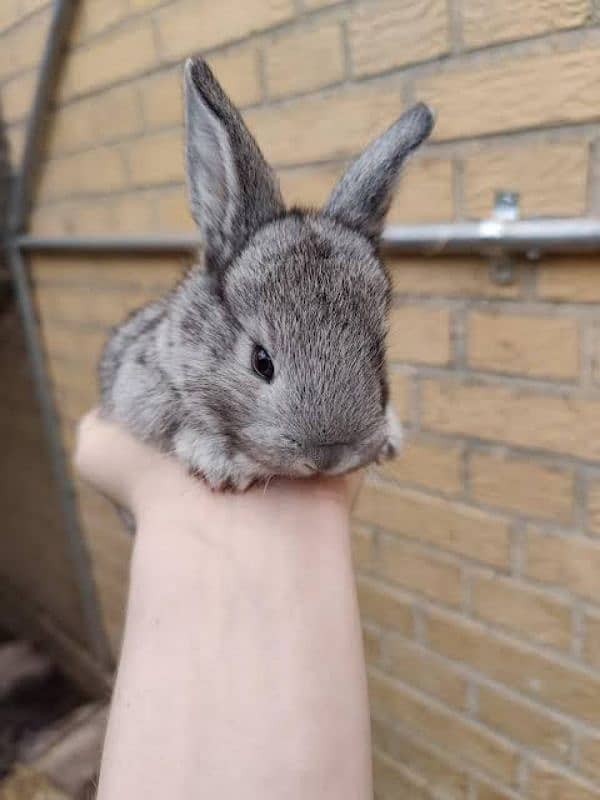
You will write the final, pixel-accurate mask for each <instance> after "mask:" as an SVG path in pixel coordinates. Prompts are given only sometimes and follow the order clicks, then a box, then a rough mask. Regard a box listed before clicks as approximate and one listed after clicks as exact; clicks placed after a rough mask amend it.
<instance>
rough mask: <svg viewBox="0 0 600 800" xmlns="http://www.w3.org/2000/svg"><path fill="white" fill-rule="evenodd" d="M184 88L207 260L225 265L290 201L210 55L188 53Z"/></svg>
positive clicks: (193, 190) (191, 171)
mask: <svg viewBox="0 0 600 800" xmlns="http://www.w3.org/2000/svg"><path fill="white" fill-rule="evenodd" d="M184 89H185V127H186V155H187V180H188V186H189V192H190V198H191V205H192V216H193V217H194V219H195V221H196V223H197V225H198V226H199V228H200V231H201V233H202V239H203V244H204V253H205V259H206V265H207V267H208V268H209V269H211V270H219V269H222V268H223V267H224V266H226V265H227V264H228V263H229V262H230V261H231V259H232V258H234V257H235V256H236V255H237V254H238V253H239V252H240V251H241V249H242V248H243V247H244V245H245V243H246V242H247V241H248V239H249V238H250V236H251V235H252V234H253V233H254V232H255V231H256V230H258V228H260V227H261V226H262V225H264V224H266V223H267V222H270V221H271V220H273V219H275V218H276V217H278V216H279V215H280V214H282V213H283V211H284V205H283V201H282V199H281V193H280V191H279V186H278V184H277V181H276V179H275V176H274V175H273V172H272V170H271V169H270V167H269V166H268V165H267V163H266V161H265V159H264V157H263V155H262V153H261V152H260V150H259V148H258V145H257V144H256V142H255V141H254V139H253V137H252V135H251V134H250V132H249V130H248V129H247V128H246V126H245V124H244V122H243V120H242V118H241V116H240V114H239V112H238V111H237V109H236V108H235V107H234V106H233V104H232V103H231V101H230V100H229V98H228V97H227V95H226V94H225V92H224V91H223V89H222V88H221V86H220V85H219V83H218V82H217V80H216V79H215V77H214V76H213V74H212V72H211V71H210V69H209V67H208V66H207V64H206V63H205V62H204V61H202V60H200V59H188V61H187V62H186V65H185V79H184Z"/></svg>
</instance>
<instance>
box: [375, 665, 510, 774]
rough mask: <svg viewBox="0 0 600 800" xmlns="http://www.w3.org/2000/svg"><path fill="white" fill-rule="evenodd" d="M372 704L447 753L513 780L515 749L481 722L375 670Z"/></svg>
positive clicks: (376, 712) (383, 713) (384, 714)
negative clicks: (425, 696)
mask: <svg viewBox="0 0 600 800" xmlns="http://www.w3.org/2000/svg"><path fill="white" fill-rule="evenodd" d="M369 678H370V680H369V686H370V695H371V703H372V708H373V710H374V712H375V714H376V715H378V716H381V717H383V718H390V717H391V718H393V719H397V720H398V721H402V724H403V726H406V727H409V728H410V729H411V730H416V731H418V732H419V735H420V737H421V738H424V739H426V740H427V741H431V742H434V743H436V744H438V745H439V746H441V747H442V748H443V749H444V750H446V751H447V752H448V753H451V754H453V755H455V756H459V757H460V758H464V759H465V760H467V761H468V762H470V763H471V764H475V765H476V766H478V767H481V768H482V769H484V770H485V771H486V772H489V773H490V774H492V775H495V776H497V777H499V778H502V779H504V780H506V781H507V782H509V783H510V782H511V780H512V775H513V771H514V769H515V766H516V761H517V759H516V752H515V749H514V748H513V747H511V746H510V745H509V744H507V743H505V742H504V741H503V740H502V739H500V738H499V737H497V736H495V735H494V734H492V733H491V732H488V731H486V730H485V728H483V727H482V726H480V725H477V724H476V723H474V722H471V721H469V720H466V719H463V718H461V717H459V716H458V715H457V714H455V713H452V712H450V711H448V710H446V709H444V708H443V707H442V706H441V705H439V704H437V703H435V702H433V701H431V702H430V701H428V700H425V699H424V698H423V697H422V695H419V694H418V693H416V692H414V691H412V690H410V689H406V688H404V687H403V686H401V684H399V683H397V682H395V681H393V680H391V679H390V678H387V677H385V676H384V675H383V674H382V673H380V672H378V671H375V670H372V671H371V673H370V676H369Z"/></svg>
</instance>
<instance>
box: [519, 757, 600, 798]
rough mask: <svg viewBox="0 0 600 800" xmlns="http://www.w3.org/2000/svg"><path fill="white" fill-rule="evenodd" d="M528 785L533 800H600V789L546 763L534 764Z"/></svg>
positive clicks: (538, 762)
mask: <svg viewBox="0 0 600 800" xmlns="http://www.w3.org/2000/svg"><path fill="white" fill-rule="evenodd" d="M527 785H528V787H529V796H530V797H531V800H600V788H598V787H597V786H596V787H594V786H593V785H592V784H591V783H588V781H584V780H582V779H581V778H579V777H578V776H576V775H573V774H572V773H569V772H567V771H566V770H564V771H563V770H561V769H560V768H558V767H555V766H553V765H551V764H549V763H547V762H545V761H536V762H534V764H532V766H531V769H530V773H529V781H528V784H527Z"/></svg>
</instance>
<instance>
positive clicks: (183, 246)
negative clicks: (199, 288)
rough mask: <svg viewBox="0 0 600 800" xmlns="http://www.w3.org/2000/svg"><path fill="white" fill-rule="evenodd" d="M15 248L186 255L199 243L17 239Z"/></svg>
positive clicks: (171, 238)
mask: <svg viewBox="0 0 600 800" xmlns="http://www.w3.org/2000/svg"><path fill="white" fill-rule="evenodd" d="M17 243H18V245H19V247H20V248H21V249H22V250H24V251H26V252H43V253H55V252H58V253H66V252H78V253H88V252H89V253H96V252H97V253H127V252H134V253H186V252H191V251H194V250H198V249H199V248H200V247H201V242H200V239H199V237H198V236H195V235H193V234H164V235H163V236H156V235H153V234H149V235H147V236H143V235H141V236H74V237H71V236H57V237H49V236H21V237H19V238H18V239H17Z"/></svg>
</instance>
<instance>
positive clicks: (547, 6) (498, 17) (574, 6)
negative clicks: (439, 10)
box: [461, 0, 590, 47]
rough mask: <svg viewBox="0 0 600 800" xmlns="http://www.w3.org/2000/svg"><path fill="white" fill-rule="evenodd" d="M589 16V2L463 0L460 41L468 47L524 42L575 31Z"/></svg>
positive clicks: (577, 0)
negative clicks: (548, 34)
mask: <svg viewBox="0 0 600 800" xmlns="http://www.w3.org/2000/svg"><path fill="white" fill-rule="evenodd" d="M589 13H590V2H589V0H568V2H565V0H525V2H523V0H488V2H485V3H482V2H481V0H464V2H463V4H462V7H461V15H462V21H463V40H464V42H465V44H467V45H468V46H469V47H481V46H482V45H486V44H491V43H492V42H501V41H508V40H510V39H525V38H527V37H528V36H538V35H539V34H542V33H549V32H550V31H556V30H560V29H561V28H575V27H577V26H578V25H582V24H583V23H584V22H585V21H586V19H587V18H588V15H589Z"/></svg>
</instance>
